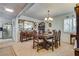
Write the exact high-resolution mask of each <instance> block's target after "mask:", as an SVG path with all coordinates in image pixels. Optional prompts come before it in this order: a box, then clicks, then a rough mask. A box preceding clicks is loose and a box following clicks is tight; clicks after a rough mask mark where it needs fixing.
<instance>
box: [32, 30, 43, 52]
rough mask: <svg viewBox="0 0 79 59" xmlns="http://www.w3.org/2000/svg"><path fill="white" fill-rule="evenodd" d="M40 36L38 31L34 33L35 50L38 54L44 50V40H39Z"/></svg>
mask: <svg viewBox="0 0 79 59" xmlns="http://www.w3.org/2000/svg"><path fill="white" fill-rule="evenodd" d="M39 37H40V35H38V34H37V32H36V31H33V49H34V48H35V47H36V48H37V52H38V51H39V50H40V49H41V48H42V42H43V41H42V40H40V39H39Z"/></svg>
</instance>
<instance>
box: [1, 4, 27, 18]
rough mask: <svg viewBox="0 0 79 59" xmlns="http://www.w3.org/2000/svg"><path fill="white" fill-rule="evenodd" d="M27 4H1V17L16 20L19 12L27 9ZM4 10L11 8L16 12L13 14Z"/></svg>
mask: <svg viewBox="0 0 79 59" xmlns="http://www.w3.org/2000/svg"><path fill="white" fill-rule="evenodd" d="M25 5H26V4H25V3H0V17H4V18H7V19H12V18H15V17H16V16H17V15H18V14H19V12H20V11H21V10H22V9H23V8H24V7H25ZM4 8H9V9H12V10H14V12H13V13H10V12H7V11H5V9H4Z"/></svg>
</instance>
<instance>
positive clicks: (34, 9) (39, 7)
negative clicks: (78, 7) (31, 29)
mask: <svg viewBox="0 0 79 59" xmlns="http://www.w3.org/2000/svg"><path fill="white" fill-rule="evenodd" d="M74 7H75V4H74V3H36V4H33V5H32V6H31V7H30V8H29V9H28V10H25V12H24V13H23V15H25V16H29V17H33V18H36V19H44V17H46V16H47V11H48V10H50V16H51V17H53V16H57V15H61V14H65V13H70V12H74Z"/></svg>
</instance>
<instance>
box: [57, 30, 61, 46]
mask: <svg viewBox="0 0 79 59" xmlns="http://www.w3.org/2000/svg"><path fill="white" fill-rule="evenodd" d="M58 44H59V46H60V45H61V31H60V30H59V31H58Z"/></svg>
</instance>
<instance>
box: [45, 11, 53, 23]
mask: <svg viewBox="0 0 79 59" xmlns="http://www.w3.org/2000/svg"><path fill="white" fill-rule="evenodd" d="M49 12H50V10H48V16H47V17H45V19H44V20H45V21H53V18H51V17H49Z"/></svg>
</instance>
